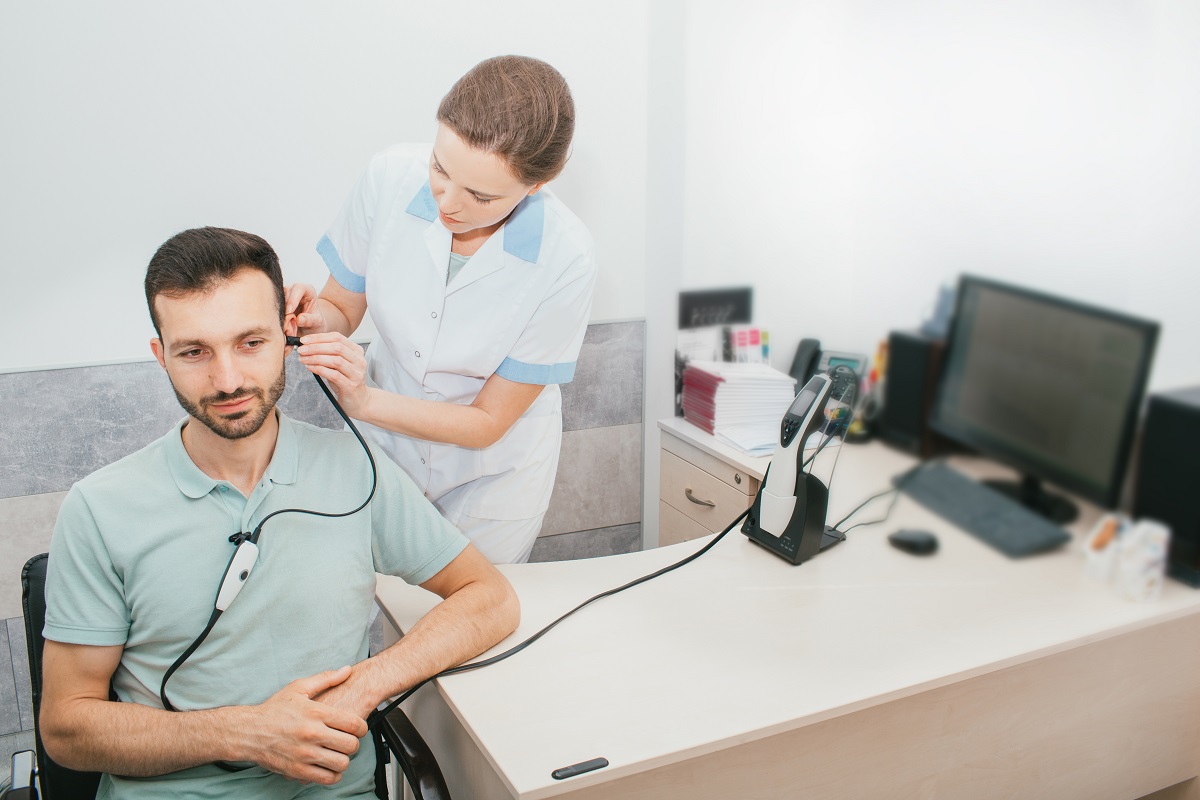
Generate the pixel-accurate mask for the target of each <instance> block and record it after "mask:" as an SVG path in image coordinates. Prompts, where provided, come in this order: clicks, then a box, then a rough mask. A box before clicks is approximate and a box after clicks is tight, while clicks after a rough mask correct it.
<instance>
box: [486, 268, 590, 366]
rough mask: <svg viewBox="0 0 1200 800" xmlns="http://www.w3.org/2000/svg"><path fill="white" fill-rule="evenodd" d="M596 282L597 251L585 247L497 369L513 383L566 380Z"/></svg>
mask: <svg viewBox="0 0 1200 800" xmlns="http://www.w3.org/2000/svg"><path fill="white" fill-rule="evenodd" d="M595 286H596V256H595V251H594V250H593V249H591V248H590V247H589V248H588V249H587V250H586V251H585V252H584V253H582V254H581V255H580V256H579V257H578V258H576V259H575V261H574V262H572V264H571V266H570V267H568V268H567V269H566V270H564V271H563V273H562V274H561V275H560V276H559V278H558V280H557V281H556V282H555V283H554V285H553V286H551V288H550V291H549V292H548V293H547V294H546V297H545V299H544V300H542V302H541V304H540V305H539V306H538V308H537V311H535V312H534V314H533V317H532V318H530V320H529V324H527V325H526V326H525V330H524V331H523V332H522V333H521V336H520V338H518V339H517V343H516V344H515V345H514V346H513V349H512V350H511V351H510V352H509V354H508V356H507V357H506V358H505V359H504V361H502V362H501V363H500V366H499V367H497V368H496V374H497V375H499V376H500V377H501V378H506V379H508V380H510V381H516V382H517V383H535V384H541V385H543V386H545V385H548V384H551V383H560V384H561V383H570V382H571V379H572V378H574V377H575V362H576V360H577V359H578V358H579V349H580V348H581V347H582V346H583V336H584V334H585V333H586V332H587V324H588V318H589V317H590V315H591V310H592V291H593V289H594V288H595Z"/></svg>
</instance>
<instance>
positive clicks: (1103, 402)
mask: <svg viewBox="0 0 1200 800" xmlns="http://www.w3.org/2000/svg"><path fill="white" fill-rule="evenodd" d="M1157 338H1158V325H1157V324H1156V323H1153V322H1148V321H1146V320H1141V319H1135V318H1133V317H1129V316H1125V315H1123V314H1118V313H1115V312H1112V311H1106V310H1104V309H1100V308H1096V307H1092V306H1087V305H1083V304H1081V303H1076V302H1072V301H1069V300H1065V299H1062V298H1057V297H1052V296H1049V295H1045V294H1041V293H1038V292H1034V291H1030V290H1027V289H1021V288H1018V287H1015V286H1009V285H1005V284H1002V283H998V282H995V281H991V280H986V279H983V278H978V277H974V276H963V277H962V279H961V280H960V282H959V287H958V297H957V301H956V309H955V315H954V320H953V323H952V325H951V328H950V334H949V337H948V339H947V343H946V356H945V362H944V370H943V373H942V377H941V382H940V385H939V387H938V395H937V399H936V401H935V403H934V408H933V414H932V418H931V420H930V424H931V425H932V426H933V428H934V429H935V430H937V431H939V432H940V433H942V434H943V435H946V436H948V437H950V438H951V439H954V440H957V441H959V442H962V443H964V444H966V445H968V446H970V447H972V448H974V449H976V450H978V451H979V452H980V453H981V454H983V455H985V456H989V457H992V458H994V459H996V460H997V461H1000V462H1002V463H1006V464H1008V465H1009V466H1011V467H1014V468H1015V469H1017V470H1020V471H1021V472H1022V473H1023V474H1024V475H1025V476H1026V477H1027V478H1034V479H1044V480H1048V481H1050V482H1052V483H1055V484H1057V485H1058V486H1060V487H1062V488H1064V489H1067V490H1070V491H1073V492H1075V493H1076V494H1078V495H1080V496H1083V497H1086V498H1088V499H1090V500H1093V501H1094V502H1096V503H1099V504H1101V505H1105V506H1109V507H1112V506H1115V505H1116V503H1117V498H1118V495H1119V493H1120V489H1121V482H1122V480H1123V479H1124V474H1125V465H1126V462H1127V459H1128V455H1129V448H1130V444H1131V442H1132V440H1133V432H1134V427H1135V425H1136V422H1137V416H1138V412H1139V410H1140V407H1141V403H1142V399H1143V397H1144V395H1145V390H1146V380H1147V376H1148V373H1149V369H1150V361H1151V359H1152V357H1153V353H1154V345H1155V342H1156V340H1157Z"/></svg>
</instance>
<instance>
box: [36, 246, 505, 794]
mask: <svg viewBox="0 0 1200 800" xmlns="http://www.w3.org/2000/svg"><path fill="white" fill-rule="evenodd" d="M146 300H147V302H148V303H149V306H150V316H151V319H152V320H153V322H154V326H155V330H156V331H157V333H158V337H157V338H155V339H153V340H152V341H151V343H150V346H151V349H152V350H153V351H154V355H155V357H157V358H158V362H159V364H161V365H162V367H163V369H165V370H166V372H167V376H168V378H169V379H170V381H171V386H172V387H173V388H174V390H175V395H176V397H178V398H179V402H180V404H181V405H182V406H183V407H184V409H185V410H186V411H187V412H188V416H187V417H185V418H184V419H183V420H182V422H180V424H179V425H178V426H176V427H175V428H174V430H172V431H171V432H170V433H168V434H167V435H166V436H164V437H163V438H162V439H159V440H158V441H156V442H154V443H153V444H151V445H149V446H148V447H146V448H145V449H143V450H141V451H139V452H137V453H134V454H133V455H130V456H128V457H127V458H124V459H122V460H121V461H118V462H117V463H115V464H112V465H110V466H108V467H105V468H104V469H101V470H98V471H97V472H95V473H94V474H92V475H90V476H88V477H87V478H85V479H84V480H82V481H80V482H79V483H78V484H76V485H75V486H74V487H73V488H72V489H71V492H70V494H69V495H68V496H67V498H66V501H65V502H64V504H63V507H62V511H61V512H60V514H59V518H58V524H57V526H56V528H55V531H54V538H53V541H52V543H51V548H50V562H49V574H48V577H47V588H46V595H47V598H46V599H47V612H46V627H45V635H46V640H47V641H46V647H45V657H44V664H43V678H44V694H43V700H42V708H41V720H40V722H41V733H42V737H43V740H44V744H45V747H46V752H47V753H48V754H49V755H50V757H51V758H53V759H54V760H56V761H58V762H59V763H61V764H63V765H64V766H67V767H72V768H74V769H80V770H91V771H100V772H103V773H105V775H104V777H103V779H102V781H101V784H100V791H99V797H101V798H108V797H147V798H149V797H155V798H161V797H171V796H177V797H200V796H203V797H238V798H247V797H263V798H266V797H270V798H280V797H294V796H301V795H302V796H305V797H307V796H310V795H312V794H314V793H315V794H319V795H321V796H330V797H366V796H370V795H371V793H372V790H373V785H374V783H373V778H374V767H375V759H376V756H375V752H374V748H373V747H370V746H367V747H360V744H361V742H360V739H361V738H362V737H364V736H365V735H366V734H367V726H366V724H365V722H364V719H365V718H366V717H367V715H368V714H369V713H370V712H371V711H372V710H373V709H375V708H376V706H377V705H378V704H379V703H380V702H382V701H383V700H384V699H385V698H387V697H389V696H391V695H394V694H397V693H399V692H401V691H403V690H404V689H406V688H407V687H411V686H412V685H414V684H415V683H417V682H418V681H420V680H422V679H423V678H426V677H428V676H429V675H432V674H435V673H437V672H438V671H440V670H442V669H444V668H446V667H448V666H451V665H453V664H457V663H460V662H462V661H465V660H466V659H468V658H470V657H472V656H474V655H476V654H478V653H480V652H482V651H483V650H485V649H486V648H488V647H490V646H491V645H493V644H495V643H496V642H498V641H499V640H500V639H501V638H503V637H504V636H506V635H507V634H508V633H510V632H511V631H512V630H513V629H514V628H515V627H516V624H517V619H518V615H519V611H518V604H517V599H516V595H515V594H514V593H513V591H512V587H511V586H509V584H508V582H507V581H506V580H505V579H504V577H503V576H502V575H500V573H498V572H497V571H496V570H495V568H494V567H492V565H491V564H489V563H488V561H487V560H486V559H485V558H484V557H483V556H482V555H480V553H479V551H477V550H476V549H475V548H474V547H473V546H472V545H470V544H469V543H468V542H467V539H466V538H465V537H463V536H462V534H460V533H459V532H458V531H457V530H455V529H454V528H453V527H452V526H451V525H450V524H449V523H448V522H446V521H445V520H444V519H443V518H442V517H441V516H440V515H439V514H438V512H437V510H436V509H435V508H434V507H433V506H432V505H431V504H430V503H429V502H428V501H427V500H426V499H425V498H424V497H423V496H422V495H421V493H420V492H419V491H418V490H417V489H416V487H415V486H414V485H413V483H412V482H411V481H410V480H409V478H408V477H407V476H406V475H405V474H404V473H403V472H402V471H401V470H400V469H399V468H398V467H397V466H396V465H395V464H393V463H392V462H391V461H390V460H389V459H388V458H387V457H386V456H378V455H377V456H376V458H375V461H376V464H377V468H378V488H377V489H376V491H375V494H374V497H373V498H372V499H371V501H370V503H369V504H368V505H367V506H366V507H365V508H364V509H363V510H362V511H360V512H358V513H355V514H351V515H349V516H339V517H326V516H315V515H312V514H305V513H296V512H295V511H288V512H285V513H282V514H279V515H278V516H276V517H274V518H272V519H271V520H270V521H268V522H267V523H266V524H265V525H264V527H263V528H262V531H261V536H260V538H259V540H258V542H257V544H258V548H259V556H258V561H257V563H256V564H255V565H254V566H253V570H252V574H251V575H249V577H248V578H247V579H246V580H245V583H244V585H243V586H242V589H241V592H240V594H238V595H237V597H236V599H235V601H234V602H233V603H232V604H231V605H229V607H228V610H226V611H225V612H224V614H223V615H222V616H220V617H219V619H217V621H216V623H215V625H214V626H213V628H212V630H211V632H210V633H209V634H208V636H207V638H206V639H204V641H203V642H202V643H201V644H200V646H199V647H198V648H197V649H196V650H195V652H194V653H192V654H191V655H190V657H189V658H188V659H187V660H186V661H184V662H183V663H182V665H181V666H179V667H178V670H177V671H175V672H173V673H172V674H170V676H169V677H170V679H169V681H167V682H166V684H165V686H164V684H163V681H164V675H166V674H167V673H168V671H169V670H170V668H171V666H172V664H174V663H175V662H176V660H177V659H178V658H179V657H180V656H181V654H182V653H184V651H186V650H187V649H188V647H189V645H191V644H192V643H193V641H194V640H196V638H197V637H198V636H199V635H200V634H201V632H202V631H204V630H205V627H206V625H207V624H208V623H209V620H210V616H211V615H213V613H214V598H215V597H216V596H217V589H218V586H219V585H220V584H221V582H222V576H223V575H224V573H225V570H226V566H227V564H228V563H229V561H230V557H231V555H232V554H233V552H234V548H235V547H236V544H237V542H239V541H240V539H241V538H242V537H237V536H235V537H234V543H231V535H236V534H241V533H249V532H251V531H253V530H254V529H255V527H256V526H257V525H258V524H259V523H260V522H261V521H262V520H263V519H264V518H265V517H266V516H267V515H269V514H271V513H273V512H277V511H279V510H280V509H309V510H312V511H319V512H324V513H335V514H336V513H340V512H346V511H350V510H352V509H354V508H355V507H357V506H358V505H359V504H360V503H362V502H363V501H364V500H365V498H366V497H367V494H368V492H369V490H370V486H371V471H370V465H369V462H368V459H367V457H366V453H365V452H364V451H363V449H362V447H361V446H360V445H359V443H358V441H357V440H356V439H355V438H354V437H353V436H352V435H351V434H350V433H348V432H345V431H331V430H324V429H321V428H316V427H313V426H311V425H306V424H304V423H300V422H295V421H292V420H290V419H288V418H287V417H285V416H283V415H282V414H281V413H279V411H278V410H276V408H275V404H276V402H277V401H278V400H279V397H280V395H281V394H282V393H283V387H284V359H285V357H286V355H287V353H288V352H290V348H288V347H287V346H286V344H285V334H286V335H291V334H294V333H295V328H296V324H295V320H294V319H293V318H290V317H288V318H285V316H284V311H283V309H284V305H283V304H284V295H283V279H282V275H281V273H280V268H279V260H278V258H277V257H276V255H275V252H274V251H273V250H272V249H271V247H270V245H268V244H267V243H266V242H265V241H263V240H262V239H260V238H259V237H257V236H253V235H250V234H246V233H241V232H239V231H233V230H226V229H219V228H202V229H196V230H190V231H185V232H183V233H181V234H178V235H177V236H175V237H173V238H172V239H170V240H169V241H167V242H166V243H165V244H163V246H162V247H161V248H159V250H158V252H157V253H156V254H155V256H154V258H153V259H152V260H151V261H150V266H149V268H148V270H147V272H146ZM376 572H383V573H388V574H392V575H399V576H400V577H402V578H403V579H404V580H406V581H408V582H409V583H414V584H420V585H421V586H423V587H424V588H426V589H428V590H430V591H432V592H435V593H436V594H438V595H440V596H441V597H442V598H443V600H442V602H441V603H439V604H438V605H437V606H436V607H435V608H434V609H433V610H432V611H430V612H429V614H428V615H427V616H426V617H425V618H424V619H423V620H421V621H420V622H419V623H418V624H417V625H416V626H414V628H413V630H412V631H411V632H410V633H409V634H408V635H406V636H405V637H404V638H403V639H402V640H401V641H400V642H399V643H398V644H396V645H395V646H393V647H391V648H389V649H388V650H386V651H385V652H383V653H380V654H378V655H376V656H375V657H373V658H367V646H368V642H367V629H368V620H369V617H370V613H371V608H372V603H373V597H374V588H375V573H376ZM110 683H111V684H112V686H113V688H114V689H115V690H116V694H117V696H118V697H119V698H120V700H121V701H122V702H110V700H109V685H110ZM160 693H162V694H163V696H165V698H166V699H167V701H168V705H166V708H171V707H173V708H175V709H178V712H174V713H173V712H172V711H169V710H164V703H163V702H162V701H161V700H160ZM216 762H222V763H216ZM224 762H237V766H238V767H244V768H243V769H240V770H238V771H230V769H231V765H230V764H228V763H224ZM306 784H322V785H323V786H306ZM326 787H332V788H326Z"/></svg>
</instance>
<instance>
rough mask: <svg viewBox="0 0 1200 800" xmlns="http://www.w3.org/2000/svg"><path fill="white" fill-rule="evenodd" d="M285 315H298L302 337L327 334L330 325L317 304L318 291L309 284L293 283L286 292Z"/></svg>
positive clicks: (297, 320) (297, 322)
mask: <svg viewBox="0 0 1200 800" xmlns="http://www.w3.org/2000/svg"><path fill="white" fill-rule="evenodd" d="M283 308H284V314H292V313H294V314H295V315H296V324H297V325H299V326H300V335H301V336H304V335H306V334H309V333H325V332H326V331H327V330H329V323H328V321H327V320H326V319H325V315H324V314H323V313H322V312H321V307H320V304H319V303H318V302H317V290H316V289H315V288H314V287H312V286H309V285H308V284H307V283H293V284H292V285H291V286H288V287H287V288H286V289H285V290H284V303H283Z"/></svg>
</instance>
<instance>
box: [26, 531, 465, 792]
mask: <svg viewBox="0 0 1200 800" xmlns="http://www.w3.org/2000/svg"><path fill="white" fill-rule="evenodd" d="M48 561H49V554H48V553H42V554H41V555H36V556H34V557H33V558H31V559H29V561H28V562H26V564H25V567H24V568H23V569H22V570H21V609H22V611H23V612H24V615H25V644H26V647H27V649H28V653H29V679H30V684H31V686H32V689H33V692H32V694H33V719H34V723H33V737H34V747H35V750H34V753H35V757H36V758H35V764H36V772H35V774H34V775H15V774H14V775H13V776H12V789H10V790H9V794H8V797H9V798H11V800H17V798H21V800H26V799H27V800H38V794H37V792H36V788H37V787H36V786H35V782H34V778H35V777H36V778H37V784H40V786H41V800H95V797H96V788H97V787H98V786H99V783H100V773H98V772H77V771H75V770H71V769H67V768H66V767H63V766H61V765H59V764H56V763H54V761H53V760H52V759H50V758H49V757H48V756H47V755H46V751H45V749H44V748H43V747H42V735H41V728H40V722H39V719H38V715H39V712H40V710H41V707H42V647H43V645H44V644H45V640H44V639H43V638H42V628H43V627H44V626H45V622H46V565H47V562H48ZM112 699H114V700H115V699H116V696H115V695H113V696H112ZM373 738H374V740H375V751H376V754H377V756H378V760H377V762H376V767H375V794H376V796H377V797H379V798H381V800H387V798H388V792H387V775H386V764H387V754H388V752H389V751H390V752H391V753H393V754H395V756H396V760H397V761H398V762H399V763H400V769H401V770H402V771H403V772H404V777H405V779H406V780H407V781H408V785H409V786H410V787H411V789H412V791H413V795H414V796H415V797H416V798H417V800H450V790H449V789H447V788H446V780H445V778H444V777H443V776H442V772H441V769H439V767H438V763H437V760H436V759H435V758H434V757H433V752H432V751H431V750H430V749H429V745H427V744H426V743H425V740H424V739H422V738H421V734H420V733H418V732H417V729H416V727H414V726H413V724H412V722H411V721H409V719H408V717H407V716H406V715H405V714H404V712H403V711H401V710H400V709H399V708H396V709H394V710H393V711H392V712H391V713H389V714H388V715H387V716H386V717H384V718H383V720H381V721H380V724H379V726H378V729H377V731H376V733H375V736H374V737H373Z"/></svg>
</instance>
